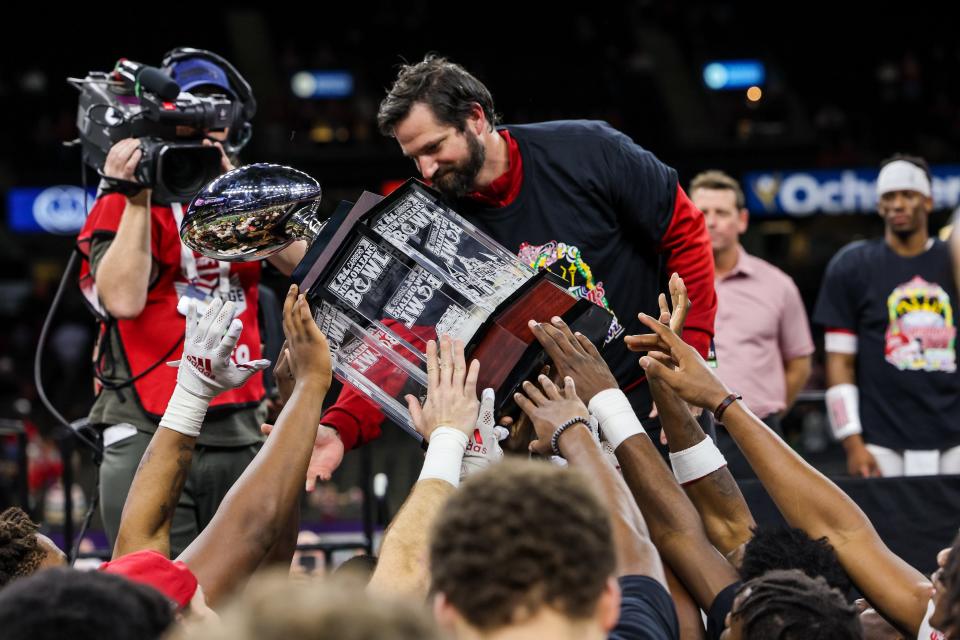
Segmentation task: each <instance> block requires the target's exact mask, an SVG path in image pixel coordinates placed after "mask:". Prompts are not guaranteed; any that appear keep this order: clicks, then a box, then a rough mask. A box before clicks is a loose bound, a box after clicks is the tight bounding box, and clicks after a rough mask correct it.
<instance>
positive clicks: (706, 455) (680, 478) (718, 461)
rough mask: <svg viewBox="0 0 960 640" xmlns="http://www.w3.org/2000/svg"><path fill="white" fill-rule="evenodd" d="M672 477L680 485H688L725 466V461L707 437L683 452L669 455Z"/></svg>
mask: <svg viewBox="0 0 960 640" xmlns="http://www.w3.org/2000/svg"><path fill="white" fill-rule="evenodd" d="M670 464H671V465H672V466H673V475H674V477H675V478H676V479H677V482H679V483H680V484H689V483H691V482H693V481H694V480H699V479H700V478H702V477H704V476H707V475H710V474H711V473H713V472H714V471H716V470H717V469H721V468H723V467H725V466H727V459H726V458H724V457H723V454H722V453H720V449H717V445H716V444H714V442H713V440H711V439H710V437H709V436H707V437H706V438H704V439H703V440H701V441H700V442H698V443H697V444H695V445H693V446H692V447H690V448H688V449H684V450H683V451H677V452H676V453H673V452H671V453H670Z"/></svg>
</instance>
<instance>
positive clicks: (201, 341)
mask: <svg viewBox="0 0 960 640" xmlns="http://www.w3.org/2000/svg"><path fill="white" fill-rule="evenodd" d="M236 309H237V307H236V305H235V304H234V303H233V302H226V303H224V301H223V300H222V299H220V298H215V299H214V300H213V302H211V303H210V304H209V306H207V310H206V311H205V312H204V314H203V317H202V318H198V316H199V314H198V313H197V305H196V303H195V302H194V301H193V300H191V301H190V303H189V308H188V310H187V331H186V335H185V336H184V338H183V357H182V358H181V359H180V360H175V361H173V362H168V363H167V366H170V367H179V368H180V370H179V371H177V385H179V386H182V387H183V388H184V389H185V390H187V391H189V392H190V393H192V394H193V395H195V396H197V397H198V398H206V399H208V400H212V399H213V398H214V397H216V396H217V395H219V394H220V393H222V392H224V391H226V390H227V389H236V388H238V387H241V386H243V384H244V383H245V382H246V381H247V380H249V379H250V376H252V375H253V374H255V373H256V372H257V371H262V370H263V369H266V368H267V367H269V366H270V361H269V360H251V361H250V362H247V363H244V364H236V363H234V362H233V360H231V359H230V355H231V354H232V353H233V349H234V348H235V347H236V346H237V340H238V339H239V338H240V332H241V331H243V323H242V322H241V321H240V318H237V317H235V316H236V315H237V310H236Z"/></svg>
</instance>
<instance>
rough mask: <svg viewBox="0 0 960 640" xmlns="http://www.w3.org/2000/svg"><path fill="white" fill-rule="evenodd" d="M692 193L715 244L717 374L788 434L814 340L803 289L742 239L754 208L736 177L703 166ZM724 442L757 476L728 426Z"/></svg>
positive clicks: (738, 468) (743, 472) (737, 463)
mask: <svg viewBox="0 0 960 640" xmlns="http://www.w3.org/2000/svg"><path fill="white" fill-rule="evenodd" d="M690 199H691V200H693V204H694V205H696V207H697V208H698V209H700V210H701V211H702V212H703V215H704V217H705V218H706V224H707V231H708V232H709V234H710V241H711V242H712V244H713V260H714V265H715V270H716V288H717V298H718V308H717V320H716V338H715V343H716V350H717V364H718V367H717V374H718V375H719V376H720V379H721V380H723V382H725V383H726V384H727V385H729V386H730V388H732V389H734V390H736V391H737V393H740V394H741V395H743V400H744V402H746V404H747V406H748V407H750V410H751V411H753V412H754V413H755V414H756V415H757V416H759V417H760V418H761V419H762V420H763V421H764V422H765V423H766V424H767V425H769V426H770V428H772V429H773V430H774V431H776V432H777V433H779V434H781V435H782V432H781V430H780V418H781V417H782V416H783V414H784V413H785V412H786V410H787V409H789V408H790V406H791V405H792V404H793V401H794V400H795V399H796V397H797V393H798V392H799V391H800V389H802V388H803V386H804V385H805V384H806V383H807V378H809V377H810V360H811V358H810V356H811V354H812V353H813V339H812V338H811V336H810V326H809V324H808V322H807V313H806V310H805V309H804V306H803V301H802V300H801V299H800V292H799V291H798V290H797V286H796V285H795V284H794V282H793V280H792V279H791V278H790V276H788V275H787V274H785V273H784V272H782V271H780V270H779V269H777V268H776V267H774V266H773V265H772V264H770V263H768V262H766V261H764V260H761V259H760V258H756V257H754V256H751V255H749V254H748V253H747V252H746V251H744V249H743V247H742V246H740V234H742V233H744V232H745V231H746V230H747V222H748V218H749V213H748V212H747V209H746V208H745V207H744V198H743V190H742V189H741V188H740V185H739V184H738V183H737V181H736V180H734V179H733V178H731V177H730V176H728V175H727V174H725V173H723V172H721V171H706V172H704V173H701V174H699V175H698V176H696V177H695V178H694V179H693V182H691V183H690ZM717 441H718V446H719V447H720V450H721V451H723V454H724V456H726V458H727V462H728V466H729V468H730V472H731V473H732V474H733V475H734V476H735V477H752V476H753V473H752V471H751V470H750V467H749V465H747V464H746V461H745V460H744V458H743V455H742V454H741V453H740V451H739V449H737V447H736V445H735V444H734V443H733V440H732V439H731V438H730V436H729V435H728V434H727V432H726V430H725V429H723V428H718V429H717Z"/></svg>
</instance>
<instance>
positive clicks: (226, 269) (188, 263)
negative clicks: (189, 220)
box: [170, 202, 230, 300]
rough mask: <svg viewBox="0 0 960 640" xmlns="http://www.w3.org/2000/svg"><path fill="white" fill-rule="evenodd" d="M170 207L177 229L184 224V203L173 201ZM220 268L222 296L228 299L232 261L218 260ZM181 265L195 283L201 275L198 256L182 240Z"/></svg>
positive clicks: (190, 280) (189, 280) (189, 278)
mask: <svg viewBox="0 0 960 640" xmlns="http://www.w3.org/2000/svg"><path fill="white" fill-rule="evenodd" d="M170 208H171V209H173V218H174V220H176V221H177V229H180V227H181V226H182V225H183V205H182V204H180V203H179V202H171V203H170ZM217 266H218V267H219V269H220V283H219V288H220V297H221V298H223V299H224V300H228V299H229V296H230V263H229V262H221V261H217ZM180 267H181V269H183V273H184V274H186V276H187V281H188V282H191V283H195V282H196V281H197V280H198V279H199V276H198V274H197V257H196V256H195V255H194V254H193V249H191V248H190V247H188V246H187V245H185V244H183V240H182V239H181V240H180Z"/></svg>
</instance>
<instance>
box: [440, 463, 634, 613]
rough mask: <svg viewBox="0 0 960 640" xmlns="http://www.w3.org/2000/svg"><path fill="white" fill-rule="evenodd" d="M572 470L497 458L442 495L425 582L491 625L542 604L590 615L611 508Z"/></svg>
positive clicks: (606, 574)
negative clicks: (429, 581) (446, 497)
mask: <svg viewBox="0 0 960 640" xmlns="http://www.w3.org/2000/svg"><path fill="white" fill-rule="evenodd" d="M589 486H590V483H589V481H588V479H587V478H585V477H583V476H582V475H581V474H580V473H579V472H576V471H573V470H569V469H560V468H557V467H554V466H552V465H549V464H542V463H533V462H514V461H509V462H502V463H500V464H498V465H496V466H495V467H492V468H491V469H489V470H487V471H484V472H483V473H478V474H476V475H475V476H471V477H470V479H468V480H467V481H466V482H464V484H463V487H462V488H461V489H460V490H459V491H458V492H457V493H456V494H454V495H453V496H452V497H451V498H450V500H449V502H447V503H446V505H445V506H444V508H443V510H442V512H441V513H440V516H439V518H438V520H437V523H436V525H435V527H434V530H433V533H432V536H431V540H432V543H431V545H430V572H431V578H432V585H431V587H432V590H433V591H434V592H438V593H443V594H444V596H445V597H446V599H447V600H448V601H449V603H450V604H451V605H452V606H453V607H454V608H455V609H456V610H457V611H458V612H459V614H460V615H462V616H463V617H464V618H465V619H466V620H467V621H468V622H469V623H470V624H471V625H472V626H474V627H475V628H477V629H481V630H492V629H498V628H501V627H504V626H506V625H509V624H511V623H516V622H520V621H522V620H524V619H527V618H529V617H531V616H533V615H536V613H537V612H538V611H539V610H540V609H541V608H542V607H544V606H549V607H551V608H552V609H554V610H556V611H557V612H558V613H560V614H562V615H565V616H567V617H569V618H572V619H585V618H588V617H590V615H592V614H593V612H594V610H595V608H596V606H597V602H598V601H599V599H600V596H601V595H602V594H603V590H604V587H605V585H606V582H607V579H608V578H610V576H612V575H613V573H614V569H615V565H616V558H615V554H614V548H613V539H612V533H611V524H610V516H609V513H608V512H607V511H606V509H605V508H604V507H603V505H602V504H601V502H600V501H599V499H598V498H597V496H596V495H595V494H594V492H593V491H592V490H591V489H590V488H589Z"/></svg>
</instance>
